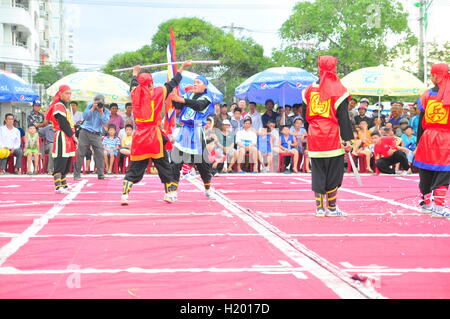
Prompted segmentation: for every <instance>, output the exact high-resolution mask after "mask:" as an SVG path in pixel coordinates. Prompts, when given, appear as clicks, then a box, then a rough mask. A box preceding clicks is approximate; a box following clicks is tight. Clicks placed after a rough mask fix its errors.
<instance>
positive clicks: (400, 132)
mask: <svg viewBox="0 0 450 319" xmlns="http://www.w3.org/2000/svg"><path fill="white" fill-rule="evenodd" d="M408 126H409V121H408V119H406V118H402V119H401V120H400V126H399V127H398V128H397V129H396V130H395V136H397V137H400V138H401V136H402V135H403V133H404V132H405V130H406V128H407V127H408Z"/></svg>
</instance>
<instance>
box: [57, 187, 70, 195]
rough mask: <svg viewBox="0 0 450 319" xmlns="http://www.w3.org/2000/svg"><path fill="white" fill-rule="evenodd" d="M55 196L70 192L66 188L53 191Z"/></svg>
mask: <svg viewBox="0 0 450 319" xmlns="http://www.w3.org/2000/svg"><path fill="white" fill-rule="evenodd" d="M55 193H56V194H70V191H69V190H68V189H66V188H62V187H61V188H59V189H55Z"/></svg>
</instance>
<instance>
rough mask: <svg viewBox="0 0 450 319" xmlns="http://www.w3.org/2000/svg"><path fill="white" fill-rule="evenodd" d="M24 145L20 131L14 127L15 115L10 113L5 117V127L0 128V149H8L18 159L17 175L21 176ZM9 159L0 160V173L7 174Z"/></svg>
mask: <svg viewBox="0 0 450 319" xmlns="http://www.w3.org/2000/svg"><path fill="white" fill-rule="evenodd" d="M21 146H22V143H21V137H20V131H19V130H18V129H17V128H16V127H14V115H13V114H11V113H8V114H6V115H5V125H4V126H2V127H0V148H7V149H9V151H10V154H11V155H14V156H15V157H16V165H15V174H20V168H21V167H22V156H23V151H22V148H21ZM7 164H8V158H3V159H0V173H1V174H4V173H5V172H6V165H7Z"/></svg>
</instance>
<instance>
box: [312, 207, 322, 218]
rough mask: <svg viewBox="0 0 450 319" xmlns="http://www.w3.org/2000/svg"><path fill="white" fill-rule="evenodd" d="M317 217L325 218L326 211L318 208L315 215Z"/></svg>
mask: <svg viewBox="0 0 450 319" xmlns="http://www.w3.org/2000/svg"><path fill="white" fill-rule="evenodd" d="M314 216H316V217H325V209H323V208H317V209H316V213H315V214H314Z"/></svg>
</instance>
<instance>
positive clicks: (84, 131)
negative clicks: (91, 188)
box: [73, 95, 110, 181]
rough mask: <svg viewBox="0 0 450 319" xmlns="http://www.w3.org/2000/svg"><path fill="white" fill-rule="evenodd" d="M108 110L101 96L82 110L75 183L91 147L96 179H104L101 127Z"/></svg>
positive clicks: (106, 119)
mask: <svg viewBox="0 0 450 319" xmlns="http://www.w3.org/2000/svg"><path fill="white" fill-rule="evenodd" d="M109 115H110V112H109V110H108V109H107V108H106V107H105V98H104V97H103V95H97V96H96V97H95V98H94V101H93V103H92V104H89V105H88V106H87V107H86V110H84V113H83V117H84V123H83V124H82V125H81V130H80V139H79V143H80V144H79V146H78V157H77V161H76V162H75V165H74V168H73V178H74V179H75V181H79V180H81V165H82V164H83V161H84V157H85V156H86V154H87V153H88V149H89V148H90V147H91V146H92V149H93V152H94V160H95V165H96V166H97V175H98V179H105V173H104V169H105V162H104V156H103V145H102V127H103V126H104V125H106V124H107V123H108V122H109Z"/></svg>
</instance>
